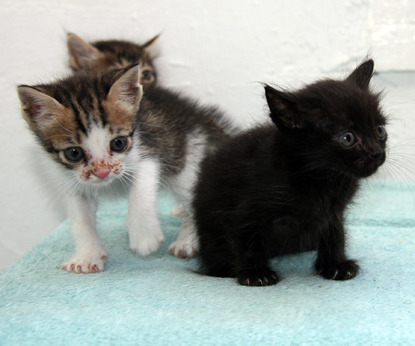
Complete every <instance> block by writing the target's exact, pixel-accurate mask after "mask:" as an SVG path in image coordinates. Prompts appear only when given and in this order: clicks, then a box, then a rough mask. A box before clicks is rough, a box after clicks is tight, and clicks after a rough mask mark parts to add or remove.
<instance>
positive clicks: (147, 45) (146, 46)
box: [141, 34, 160, 49]
mask: <svg viewBox="0 0 415 346" xmlns="http://www.w3.org/2000/svg"><path fill="white" fill-rule="evenodd" d="M159 37H160V34H157V35H156V36H154V37H153V38H151V39H149V40H148V41H147V42H145V43H143V44H142V45H141V48H143V49H149V48H151V46H153V45H154V43H155V42H156V41H157V40H158V38H159Z"/></svg>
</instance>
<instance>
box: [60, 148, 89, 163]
mask: <svg viewBox="0 0 415 346" xmlns="http://www.w3.org/2000/svg"><path fill="white" fill-rule="evenodd" d="M63 154H64V155H65V157H66V158H67V159H68V160H69V161H71V162H78V161H81V160H82V159H83V158H84V156H85V153H84V151H83V150H82V149H81V148H79V147H75V148H68V149H65V150H64V151H63Z"/></svg>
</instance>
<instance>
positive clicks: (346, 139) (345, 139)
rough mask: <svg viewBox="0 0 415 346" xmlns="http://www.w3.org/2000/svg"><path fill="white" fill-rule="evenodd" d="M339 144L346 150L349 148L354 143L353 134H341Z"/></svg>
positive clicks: (354, 137)
mask: <svg viewBox="0 0 415 346" xmlns="http://www.w3.org/2000/svg"><path fill="white" fill-rule="evenodd" d="M339 143H340V144H341V145H342V146H344V147H346V148H350V147H351V146H353V145H354V144H355V143H356V136H355V135H354V134H353V132H345V133H342V134H341V135H340V137H339Z"/></svg>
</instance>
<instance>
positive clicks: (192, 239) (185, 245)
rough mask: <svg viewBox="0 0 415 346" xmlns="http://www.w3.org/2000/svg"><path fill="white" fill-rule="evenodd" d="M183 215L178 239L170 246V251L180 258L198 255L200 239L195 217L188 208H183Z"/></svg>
mask: <svg viewBox="0 0 415 346" xmlns="http://www.w3.org/2000/svg"><path fill="white" fill-rule="evenodd" d="M182 216H183V221H182V228H181V230H180V233H179V236H178V237H177V239H176V241H174V242H173V243H172V244H171V245H170V246H169V253H170V254H171V255H173V256H176V257H178V258H191V257H196V256H197V253H198V251H199V241H198V239H197V234H196V232H195V225H194V222H193V218H192V217H191V216H190V213H188V212H187V211H186V210H183V212H182Z"/></svg>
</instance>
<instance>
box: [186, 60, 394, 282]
mask: <svg viewBox="0 0 415 346" xmlns="http://www.w3.org/2000/svg"><path fill="white" fill-rule="evenodd" d="M372 73H373V61H372V60H368V61H366V62H364V63H363V64H361V65H360V66H359V67H357V68H356V69H355V71H354V72H353V73H351V75H350V76H349V77H348V78H346V79H345V80H342V81H336V80H330V79H328V80H322V81H319V82H316V83H314V84H311V85H308V86H306V87H304V88H303V89H301V90H298V91H295V92H288V91H281V90H276V89H274V88H272V87H270V86H268V85H267V86H265V95H266V99H267V102H268V106H269V108H270V117H271V119H272V121H273V123H274V124H273V125H264V126H259V127H257V128H254V129H251V130H248V131H246V132H244V133H242V134H240V135H239V136H236V137H235V138H233V139H230V140H228V141H227V142H225V143H224V144H223V145H222V146H221V147H220V148H219V149H218V151H217V153H215V154H212V155H210V156H208V157H207V158H206V159H205V160H204V161H203V162H202V165H201V173H200V176H199V181H198V183H197V185H196V188H195V197H194V202H193V206H194V213H195V223H196V226H197V230H198V236H199V238H200V239H199V241H200V251H199V254H200V261H201V266H202V268H203V271H204V273H206V274H207V275H212V276H220V277H236V278H237V280H238V282H239V283H240V284H242V285H247V286H266V285H273V284H276V283H277V282H278V281H279V276H278V275H277V273H276V272H274V271H273V270H272V269H270V267H269V261H270V259H271V258H272V257H275V256H277V255H280V254H282V253H288V252H295V251H301V249H307V248H308V249H311V248H313V247H314V246H316V248H317V260H316V262H315V268H316V270H317V272H318V274H320V275H322V276H323V277H325V278H327V279H332V280H348V279H351V278H353V277H354V276H355V275H356V274H357V273H358V269H359V267H358V265H357V264H356V262H355V261H354V260H351V259H348V258H347V256H346V254H345V230H344V212H345V209H346V208H347V207H348V206H349V205H350V203H351V201H352V199H353V196H354V195H355V193H356V191H357V190H358V187H359V182H360V180H361V179H363V178H366V177H369V176H371V175H372V174H373V173H375V172H376V170H377V169H378V167H379V166H380V165H382V164H383V162H384V161H385V146H386V138H387V134H386V130H385V122H386V120H385V117H384V116H383V115H382V112H381V110H380V107H379V95H378V94H375V93H373V92H371V91H370V89H369V82H370V79H371V77H372ZM274 125H275V126H274ZM314 244H316V245H314Z"/></svg>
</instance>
